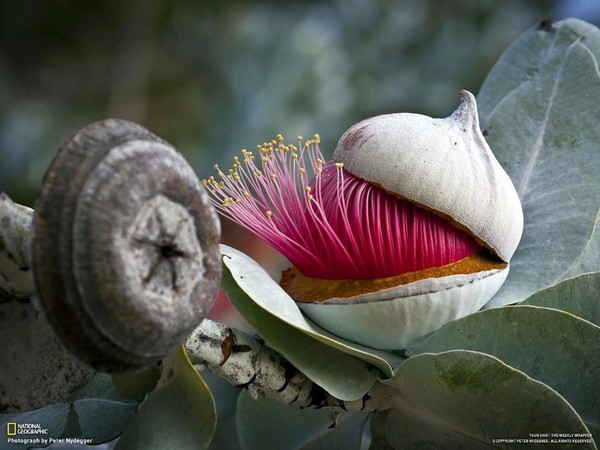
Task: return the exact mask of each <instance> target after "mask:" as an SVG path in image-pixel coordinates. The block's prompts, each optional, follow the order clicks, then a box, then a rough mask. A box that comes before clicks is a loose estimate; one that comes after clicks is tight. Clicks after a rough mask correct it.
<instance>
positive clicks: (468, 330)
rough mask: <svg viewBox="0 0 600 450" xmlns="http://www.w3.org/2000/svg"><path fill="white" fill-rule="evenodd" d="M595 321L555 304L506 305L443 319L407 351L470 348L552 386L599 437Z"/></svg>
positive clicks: (599, 350) (599, 332)
mask: <svg viewBox="0 0 600 450" xmlns="http://www.w3.org/2000/svg"><path fill="white" fill-rule="evenodd" d="M599 344H600V327H598V326H596V325H594V324H592V323H590V322H588V321H586V320H583V319H580V318H579V317H576V316H573V315H572V314H569V313H566V312H564V311H559V310H557V309H549V308H541V307H536V306H506V307H503V308H492V309H488V310H484V311H481V312H479V313H475V314H471V315H470V316H467V317H464V318H462V319H459V320H455V321H454V322H451V323H449V324H448V325H446V326H444V327H443V328H441V329H440V330H438V331H436V332H435V333H433V334H432V335H431V336H429V337H428V338H427V339H426V340H425V341H424V342H423V343H422V344H420V345H418V346H417V347H416V348H413V349H411V350H410V351H409V354H410V355H418V354H422V353H430V352H443V351H447V350H455V349H456V350H458V349H465V350H474V351H478V352H482V353H487V354H490V355H493V356H495V357H497V358H499V359H500V360H502V361H503V362H504V363H506V364H509V365H511V366H512V367H514V368H516V369H518V370H521V371H523V372H525V373H526V374H527V375H529V376H530V377H532V378H534V379H536V380H539V381H541V382H543V383H545V384H547V385H548V386H550V387H552V388H553V389H556V390H557V391H558V392H559V393H560V394H561V395H562V396H563V397H564V398H565V399H566V400H567V401H569V402H570V403H571V405H573V407H574V408H575V409H576V410H577V412H578V413H579V414H580V415H581V417H582V418H583V420H584V421H585V422H586V425H587V426H588V428H589V429H590V431H591V432H592V433H594V436H595V437H596V438H600V389H598V385H600V364H599V363H598V362H599V361H600V345H599Z"/></svg>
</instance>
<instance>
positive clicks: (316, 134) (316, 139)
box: [313, 133, 321, 143]
mask: <svg viewBox="0 0 600 450" xmlns="http://www.w3.org/2000/svg"><path fill="white" fill-rule="evenodd" d="M313 139H314V140H315V142H317V143H319V142H321V136H319V135H318V133H315V135H314V136H313Z"/></svg>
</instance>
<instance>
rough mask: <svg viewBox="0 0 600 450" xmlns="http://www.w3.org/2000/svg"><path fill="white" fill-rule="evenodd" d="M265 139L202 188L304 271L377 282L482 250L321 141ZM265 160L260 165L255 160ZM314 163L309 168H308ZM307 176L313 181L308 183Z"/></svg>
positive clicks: (224, 210) (222, 208) (225, 213)
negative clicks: (351, 168)
mask: <svg viewBox="0 0 600 450" xmlns="http://www.w3.org/2000/svg"><path fill="white" fill-rule="evenodd" d="M298 144H299V145H298V147H296V146H294V145H285V144H284V141H283V138H282V137H281V136H277V140H273V141H271V142H267V143H264V144H263V145H261V146H258V148H257V152H258V154H257V155H254V154H253V152H248V151H246V150H242V156H243V160H242V162H240V161H239V158H238V157H236V158H234V165H233V167H232V168H231V169H230V170H229V171H228V173H227V174H226V173H223V172H221V171H220V170H219V169H218V166H215V168H216V169H217V170H218V176H219V177H220V178H221V180H220V181H219V180H216V179H215V178H214V177H210V178H209V179H207V180H204V181H203V183H204V186H206V188H207V189H208V191H209V193H210V194H211V195H212V201H213V204H214V205H215V207H216V208H217V210H218V211H219V213H220V214H221V215H223V216H224V217H227V218H229V219H231V220H233V221H234V222H236V223H238V224H240V225H241V226H243V227H245V228H247V229H248V230H250V231H251V232H252V233H254V234H256V235H257V236H259V237H260V238H262V239H264V240H265V241H266V242H268V243H269V244H271V245H272V246H273V247H274V248H276V249H277V250H278V251H280V252H281V253H282V254H283V255H285V256H286V257H287V258H288V259H289V260H290V261H291V262H292V264H294V265H295V266H296V268H297V269H298V270H299V271H300V272H302V273H303V274H304V275H306V276H309V277H315V278H324V279H372V278H383V277H388V276H393V275H398V274H402V273H407V272H414V271H418V270H423V269H428V268H432V267H439V266H443V265H446V264H451V263H453V262H456V261H459V260H461V259H463V258H465V257H467V256H470V255H472V254H474V253H476V252H478V251H479V250H480V249H481V246H479V244H477V242H476V241H475V240H474V239H473V238H472V237H471V236H470V235H468V234H467V233H465V232H463V231H460V230H458V229H456V228H454V227H453V226H452V225H451V224H450V223H448V222H447V221H445V220H444V219H442V218H440V217H438V216H437V215H435V214H434V213H432V212H431V211H427V210H425V209H423V208H420V207H418V206H416V205H414V204H413V203H411V202H409V201H407V200H402V199H399V198H397V197H395V196H393V195H391V194H389V193H387V192H385V191H384V190H382V189H380V188H378V187H376V186H374V185H372V184H370V183H368V182H366V181H364V180H361V179H359V178H357V177H355V176H353V175H352V174H350V173H349V172H347V171H346V170H345V169H344V168H343V165H342V164H340V163H336V162H334V161H330V162H328V163H325V162H324V159H323V155H322V154H321V152H320V150H319V138H318V135H315V138H314V139H313V140H310V141H308V142H306V143H305V144H304V145H302V140H301V138H299V140H298ZM256 157H259V158H260V160H261V165H260V167H261V168H260V169H259V168H258V166H257V165H256V164H255V162H254V161H255V158H256ZM307 163H308V167H307ZM309 176H310V177H311V178H312V180H311V181H310V182H309V179H311V178H309Z"/></svg>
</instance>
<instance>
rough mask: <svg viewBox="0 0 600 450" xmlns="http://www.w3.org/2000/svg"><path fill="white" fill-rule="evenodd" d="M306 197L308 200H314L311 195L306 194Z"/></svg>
mask: <svg viewBox="0 0 600 450" xmlns="http://www.w3.org/2000/svg"><path fill="white" fill-rule="evenodd" d="M306 197H307V198H308V199H309V200H312V199H313V198H314V197H313V196H312V194H308V195H307V196H306Z"/></svg>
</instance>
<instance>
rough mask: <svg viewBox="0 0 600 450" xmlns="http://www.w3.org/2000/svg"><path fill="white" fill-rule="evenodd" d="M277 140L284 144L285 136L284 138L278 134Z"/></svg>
mask: <svg viewBox="0 0 600 450" xmlns="http://www.w3.org/2000/svg"><path fill="white" fill-rule="evenodd" d="M276 138H277V141H279V142H283V136H282V135H281V134H278V135H277V136H276Z"/></svg>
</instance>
